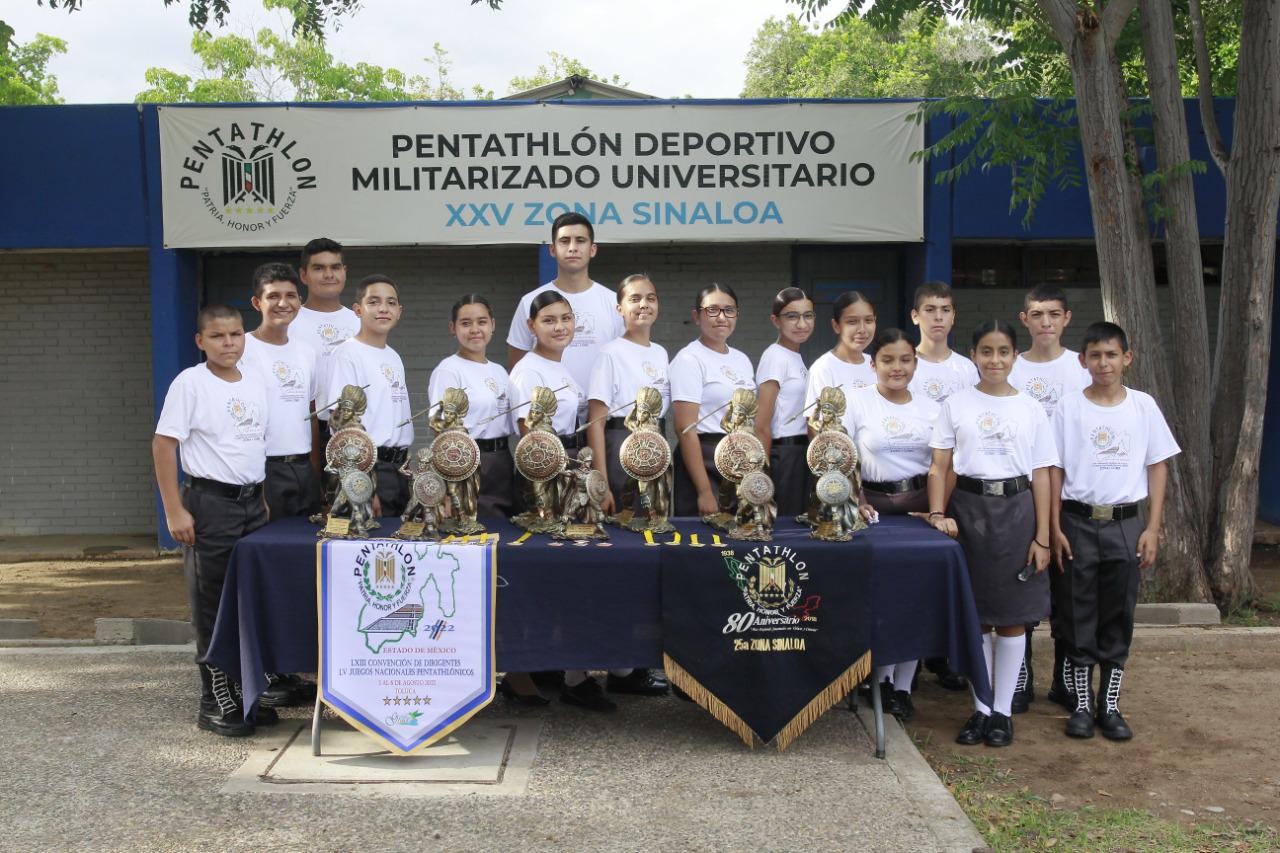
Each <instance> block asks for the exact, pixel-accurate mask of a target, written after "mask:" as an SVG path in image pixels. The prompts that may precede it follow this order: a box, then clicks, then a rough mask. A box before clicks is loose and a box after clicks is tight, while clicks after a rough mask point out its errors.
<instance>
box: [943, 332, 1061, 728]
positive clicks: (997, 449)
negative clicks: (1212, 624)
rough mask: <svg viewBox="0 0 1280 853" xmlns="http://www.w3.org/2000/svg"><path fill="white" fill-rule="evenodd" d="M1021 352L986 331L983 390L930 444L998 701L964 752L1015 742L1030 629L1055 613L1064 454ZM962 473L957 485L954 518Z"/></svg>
mask: <svg viewBox="0 0 1280 853" xmlns="http://www.w3.org/2000/svg"><path fill="white" fill-rule="evenodd" d="M1017 347H1018V345H1017V336H1016V334H1015V333H1014V331H1013V329H1012V327H1010V326H1009V324H1008V323H1005V322H1003V321H1001V320H989V321H987V322H986V323H983V324H982V325H981V326H979V327H978V330H977V331H976V332H974V334H973V349H972V350H971V351H970V357H971V358H972V359H973V361H974V363H975V364H976V365H977V367H978V375H979V377H980V378H979V380H978V384H977V386H976V387H973V388H965V389H964V390H961V391H957V392H956V393H954V394H952V395H951V396H950V397H948V398H947V400H946V402H944V403H943V404H942V408H941V411H940V412H939V414H938V420H937V423H936V424H935V425H934V431H933V439H932V440H931V441H930V442H929V444H930V446H931V447H932V448H934V451H933V463H932V465H931V467H930V468H929V510H930V511H929V519H930V521H931V523H932V524H933V526H934V527H936V528H937V529H938V530H941V531H942V532H943V533H946V534H948V535H949V536H955V537H956V538H958V539H959V540H960V545H961V547H963V548H964V554H965V560H966V561H967V562H968V564H969V577H970V581H971V584H972V587H973V597H974V602H975V604H977V609H978V618H979V620H980V621H981V622H982V630H983V638H982V643H983V651H984V652H985V654H986V658H987V672H988V675H990V677H991V689H992V693H993V694H994V701H993V702H992V704H991V706H990V707H988V706H987V705H985V704H984V703H982V702H981V701H980V700H979V699H978V698H977V696H976V695H975V697H974V705H975V708H976V710H975V712H974V714H973V716H972V717H970V718H969V720H968V722H966V723H965V725H964V728H963V729H961V730H960V734H959V735H958V736H957V737H956V741H957V742H958V743H962V744H976V743H980V742H982V741H984V740H985V741H986V743H987V745H988V746H1008V745H1009V744H1010V743H1012V742H1013V723H1012V721H1011V720H1010V718H1009V715H1010V713H1011V711H1012V703H1013V693H1014V690H1015V688H1016V686H1017V680H1018V670H1019V669H1020V668H1021V666H1022V656H1023V652H1024V650H1025V648H1026V628H1025V626H1026V624H1027V623H1028V622H1034V621H1036V620H1037V619H1041V618H1043V617H1044V616H1045V614H1046V613H1048V611H1049V578H1048V576H1047V575H1046V574H1045V571H1044V570H1045V568H1046V567H1047V566H1048V565H1049V548H1048V545H1049V511H1050V497H1049V468H1050V467H1051V466H1055V465H1057V464H1058V452H1057V447H1056V446H1055V444H1054V440H1053V431H1052V429H1051V427H1050V426H1049V419H1048V418H1047V417H1046V416H1045V413H1044V409H1043V408H1041V406H1040V404H1039V403H1038V402H1036V401H1035V400H1033V399H1031V398H1030V397H1028V396H1027V395H1026V394H1021V393H1019V392H1018V390H1017V389H1016V388H1014V387H1013V386H1012V385H1010V384H1009V370H1010V369H1011V368H1012V366H1013V360H1014V358H1015V357H1016V356H1017V351H1018V349H1017ZM953 469H954V471H955V474H956V487H955V490H954V491H953V492H952V494H951V503H950V506H949V508H948V511H946V512H944V507H946V503H945V501H946V481H947V474H948V472H949V471H950V470H953ZM992 627H994V628H995V630H996V638H995V642H994V644H993V643H992V640H991V635H990V633H989V632H990V630H991V628H992Z"/></svg>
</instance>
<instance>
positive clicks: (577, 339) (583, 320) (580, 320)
mask: <svg viewBox="0 0 1280 853" xmlns="http://www.w3.org/2000/svg"><path fill="white" fill-rule="evenodd" d="M574 321H575V325H574V327H573V343H572V344H571V346H575V347H589V346H591V345H592V344H594V343H595V342H596V318H595V315H594V314H575V315H574Z"/></svg>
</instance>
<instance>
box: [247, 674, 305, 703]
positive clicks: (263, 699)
mask: <svg viewBox="0 0 1280 853" xmlns="http://www.w3.org/2000/svg"><path fill="white" fill-rule="evenodd" d="M315 701H316V686H315V685H314V684H312V683H311V682H310V681H305V680H303V679H301V678H299V677H298V676H296V675H284V674H279V673H267V689H266V690H264V691H262V693H260V694H259V695H258V707H259V708H293V707H296V706H298V705H310V704H312V703H314V702H315Z"/></svg>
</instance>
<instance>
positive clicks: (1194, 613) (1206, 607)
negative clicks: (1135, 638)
mask: <svg viewBox="0 0 1280 853" xmlns="http://www.w3.org/2000/svg"><path fill="white" fill-rule="evenodd" d="M1133 618H1134V621H1135V622H1137V623H1138V624H1139V625H1221V624H1222V614H1221V613H1219V612H1218V606H1217V605H1216V604H1199V603H1193V602H1189V601H1183V602H1165V603H1159V604H1139V605H1138V606H1137V608H1135V609H1134V613H1133Z"/></svg>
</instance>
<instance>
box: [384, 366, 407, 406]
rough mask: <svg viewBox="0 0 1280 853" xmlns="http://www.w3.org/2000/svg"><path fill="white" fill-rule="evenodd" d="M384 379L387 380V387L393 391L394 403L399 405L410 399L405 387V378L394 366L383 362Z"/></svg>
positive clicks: (392, 398)
mask: <svg viewBox="0 0 1280 853" xmlns="http://www.w3.org/2000/svg"><path fill="white" fill-rule="evenodd" d="M382 378H383V379H386V380H387V387H388V388H390V389H391V400H392V402H395V403H399V402H402V401H404V400H407V399H409V391H408V389H407V388H405V387H404V377H403V376H401V375H400V371H398V370H396V369H395V367H394V366H393V365H390V364H387V363H386V362H383V364H382Z"/></svg>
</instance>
